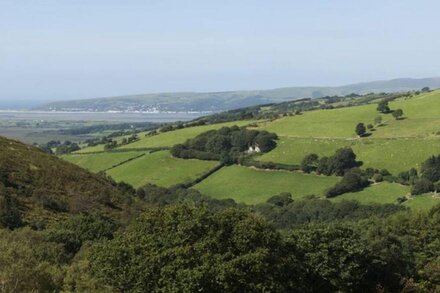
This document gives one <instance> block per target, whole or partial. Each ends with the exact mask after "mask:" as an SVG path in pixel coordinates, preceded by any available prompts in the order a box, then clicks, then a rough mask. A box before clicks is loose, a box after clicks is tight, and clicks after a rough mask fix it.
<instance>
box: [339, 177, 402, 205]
mask: <svg viewBox="0 0 440 293" xmlns="http://www.w3.org/2000/svg"><path fill="white" fill-rule="evenodd" d="M408 193H409V186H404V185H400V184H396V183H388V182H381V183H378V184H374V185H371V186H369V187H367V188H365V189H364V190H361V191H358V192H349V193H345V194H342V195H339V196H336V197H334V198H332V199H331V200H332V201H335V202H337V201H342V200H355V201H358V202H360V203H364V204H368V203H378V204H386V203H397V198H399V197H402V196H405V195H407V194H408Z"/></svg>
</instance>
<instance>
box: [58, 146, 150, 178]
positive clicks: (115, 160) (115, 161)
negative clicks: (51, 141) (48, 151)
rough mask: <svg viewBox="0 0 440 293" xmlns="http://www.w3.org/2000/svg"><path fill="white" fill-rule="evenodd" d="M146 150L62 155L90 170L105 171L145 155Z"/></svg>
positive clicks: (67, 159) (65, 158)
mask: <svg viewBox="0 0 440 293" xmlns="http://www.w3.org/2000/svg"><path fill="white" fill-rule="evenodd" d="M145 153H146V152H135V151H133V152H121V153H100V154H72V155H64V156H62V157H61V158H63V159H64V160H66V161H69V162H71V163H73V164H75V165H78V166H80V167H82V168H84V169H87V170H89V171H91V172H95V173H96V172H99V171H105V170H107V169H110V168H112V167H115V166H117V165H119V164H121V163H124V162H127V161H128V160H132V159H134V158H137V157H140V156H142V155H145Z"/></svg>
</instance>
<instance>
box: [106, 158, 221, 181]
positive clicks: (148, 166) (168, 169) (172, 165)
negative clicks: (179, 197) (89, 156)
mask: <svg viewBox="0 0 440 293" xmlns="http://www.w3.org/2000/svg"><path fill="white" fill-rule="evenodd" d="M112 154H113V153H112ZM217 165H218V162H214V161H200V160H184V159H177V158H173V157H172V156H171V155H170V153H169V152H168V151H159V152H154V153H151V154H147V155H145V156H143V157H140V158H138V159H135V160H132V161H129V162H127V163H125V164H123V165H120V166H118V167H116V168H113V169H110V170H108V172H107V174H108V175H110V176H111V177H112V178H113V179H115V180H116V181H117V182H120V181H124V182H126V183H129V184H131V185H133V186H134V187H135V188H138V187H141V186H143V185H145V184H147V183H152V184H156V185H158V186H163V187H170V186H173V185H176V184H179V183H184V182H189V181H192V180H194V179H196V178H197V177H199V176H200V175H202V174H203V173H205V172H208V171H209V170H211V169H212V168H214V167H215V166H217Z"/></svg>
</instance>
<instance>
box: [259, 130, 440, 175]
mask: <svg viewBox="0 0 440 293" xmlns="http://www.w3.org/2000/svg"><path fill="white" fill-rule="evenodd" d="M341 147H351V148H352V149H353V151H354V152H355V153H356V154H357V156H358V160H360V161H362V162H363V163H364V164H363V168H367V167H371V168H377V169H387V170H388V171H390V172H391V173H392V174H395V175H397V174H398V173H399V172H402V171H407V170H409V169H410V168H413V167H414V168H417V169H418V168H419V167H420V164H421V163H422V162H423V161H424V160H426V158H428V157H429V156H431V155H437V154H439V153H440V138H420V139H416V138H410V139H373V138H364V139H334V138H333V139H318V138H284V137H283V138H281V139H280V140H279V141H278V143H277V147H276V148H275V149H274V150H273V151H271V152H269V153H267V154H264V155H262V156H261V157H258V158H257V160H259V161H272V162H275V163H285V164H300V163H301V161H302V159H303V158H304V156H305V155H307V154H310V153H316V154H318V155H319V156H329V155H332V154H333V153H334V152H335V150H337V149H338V148H341ZM408 152H411V156H408Z"/></svg>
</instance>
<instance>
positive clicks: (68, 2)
mask: <svg viewBox="0 0 440 293" xmlns="http://www.w3.org/2000/svg"><path fill="white" fill-rule="evenodd" d="M438 11H440V1H425V0H418V1H416V0H414V1H405V0H399V1H397V0H393V1H390V0H381V1H377V0H369V1H364V0H358V1H352V0H351V1H348V0H347V1H343V0H331V1H330V0H326V1H324V0H309V1H296V0H290V1H278V0H271V1H267V0H264V1H260V0H252V1H251V0H235V1H229V0H222V1H210V0H203V1H198V0H193V1H185V0H175V1H172V0H143V1H137V0H118V1H116V0H47V1H45V0H20V1H18V0H0V103H3V104H8V103H9V104H13V103H29V102H34V103H37V102H41V101H55V100H66V99H82V98H93V97H106V96H118V95H126V94H141V93H155V92H175V91H225V90H245V89H270V88H277V87H286V86H332V85H343V84H349V83H355V82H360V81H372V80H383V79H391V78H399V77H414V78H418V77H434V76H440V58H439V53H440V38H439V36H440V17H439V16H438Z"/></svg>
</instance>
